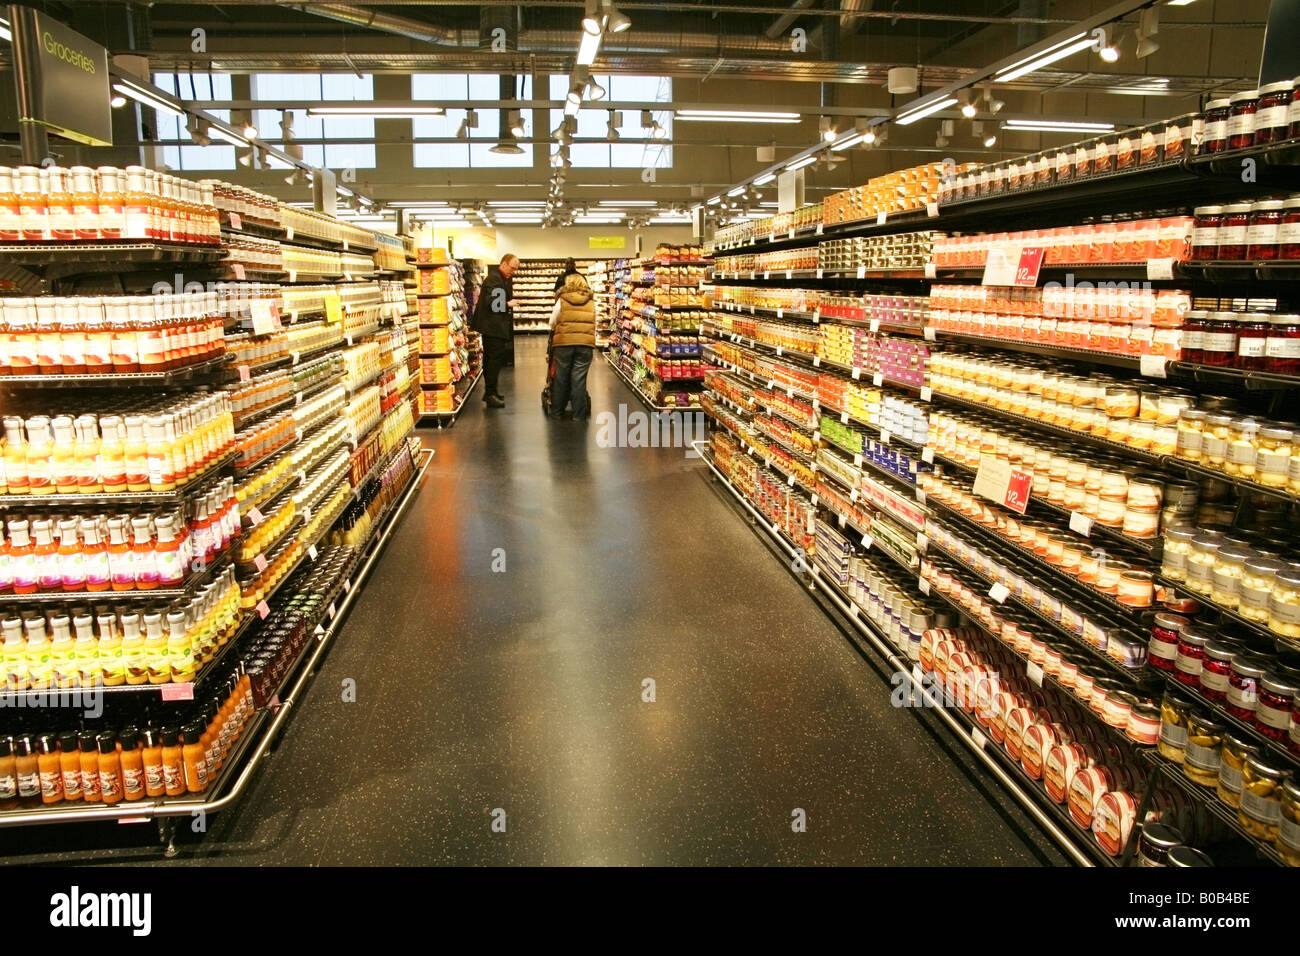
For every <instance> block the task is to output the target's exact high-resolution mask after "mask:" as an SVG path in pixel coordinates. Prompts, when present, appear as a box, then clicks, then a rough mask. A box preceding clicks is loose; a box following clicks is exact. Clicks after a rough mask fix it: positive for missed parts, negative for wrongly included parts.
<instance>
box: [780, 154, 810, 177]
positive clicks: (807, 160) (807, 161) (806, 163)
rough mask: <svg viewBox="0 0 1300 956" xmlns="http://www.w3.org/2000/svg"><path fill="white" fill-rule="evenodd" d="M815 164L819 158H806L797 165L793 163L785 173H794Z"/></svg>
mask: <svg viewBox="0 0 1300 956" xmlns="http://www.w3.org/2000/svg"><path fill="white" fill-rule="evenodd" d="M815 162H817V157H816V156H805V157H804V158H803V159H801V160H799V161H798V162H797V163H791V164H790V165H789V166H787V167H786V168H785V171H786V172H787V173H792V172H794V171H795V170H796V169H803V168H804V167H805V166H811V165H812V164H813V163H815Z"/></svg>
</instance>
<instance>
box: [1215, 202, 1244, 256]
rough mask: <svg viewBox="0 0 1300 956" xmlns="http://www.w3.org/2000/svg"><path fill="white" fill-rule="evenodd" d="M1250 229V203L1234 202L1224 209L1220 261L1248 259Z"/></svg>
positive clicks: (1220, 229)
mask: <svg viewBox="0 0 1300 956" xmlns="http://www.w3.org/2000/svg"><path fill="white" fill-rule="evenodd" d="M1248 229H1250V203H1248V202H1234V203H1229V204H1228V205H1226V206H1224V207H1223V224H1222V225H1221V226H1219V259H1220V260H1221V261H1227V262H1233V261H1241V260H1243V259H1245V258H1246V232H1247V230H1248Z"/></svg>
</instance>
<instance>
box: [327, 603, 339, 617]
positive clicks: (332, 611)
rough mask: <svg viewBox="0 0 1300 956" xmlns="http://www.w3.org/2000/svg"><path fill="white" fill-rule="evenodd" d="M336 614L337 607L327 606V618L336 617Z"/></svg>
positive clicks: (337, 611)
mask: <svg viewBox="0 0 1300 956" xmlns="http://www.w3.org/2000/svg"><path fill="white" fill-rule="evenodd" d="M338 613H339V609H338V606H337V605H335V604H331V605H330V606H329V616H330V617H331V618H334V617H338Z"/></svg>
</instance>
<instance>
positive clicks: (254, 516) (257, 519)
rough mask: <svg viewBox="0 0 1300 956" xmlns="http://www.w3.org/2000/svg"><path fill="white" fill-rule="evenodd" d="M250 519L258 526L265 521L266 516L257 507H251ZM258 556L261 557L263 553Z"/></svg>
mask: <svg viewBox="0 0 1300 956" xmlns="http://www.w3.org/2000/svg"><path fill="white" fill-rule="evenodd" d="M248 520H249V521H251V522H252V523H253V527H254V528H256V527H257V526H258V525H259V524H261V523H262V522H263V521H265V520H266V518H265V517H264V516H263V515H262V512H260V511H258V510H257V509H256V508H249V509H248ZM258 557H261V555H258Z"/></svg>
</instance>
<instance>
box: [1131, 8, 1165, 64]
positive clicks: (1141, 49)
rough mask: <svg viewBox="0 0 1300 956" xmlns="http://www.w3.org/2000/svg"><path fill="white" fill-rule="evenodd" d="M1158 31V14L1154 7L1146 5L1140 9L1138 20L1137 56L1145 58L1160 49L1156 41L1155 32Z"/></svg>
mask: <svg viewBox="0 0 1300 956" xmlns="http://www.w3.org/2000/svg"><path fill="white" fill-rule="evenodd" d="M1159 32H1160V14H1159V12H1158V11H1157V10H1156V8H1155V7H1147V8H1146V9H1145V10H1143V11H1142V17H1141V19H1140V20H1138V30H1137V38H1138V42H1137V50H1136V53H1137V58H1138V59H1139V60H1141V59H1145V58H1146V57H1148V56H1150V55H1151V54H1152V53H1155V52H1156V51H1157V50H1159V49H1160V44H1159V43H1158V42H1157V41H1156V39H1155V37H1156V34H1157V33H1159Z"/></svg>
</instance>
